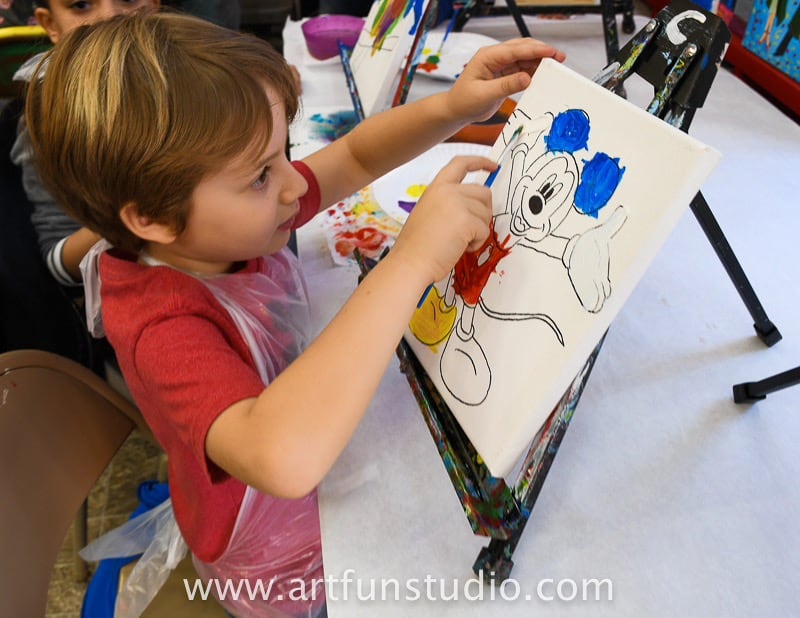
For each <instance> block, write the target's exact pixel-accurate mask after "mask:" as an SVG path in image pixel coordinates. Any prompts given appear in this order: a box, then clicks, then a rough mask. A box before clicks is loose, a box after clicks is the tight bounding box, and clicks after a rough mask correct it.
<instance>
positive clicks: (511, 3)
mask: <svg viewBox="0 0 800 618" xmlns="http://www.w3.org/2000/svg"><path fill="white" fill-rule="evenodd" d="M506 6H508V12H509V13H511V16H512V17H513V18H514V23H516V24H517V29H518V30H519V34H520V36H523V37H528V38H530V36H531V31H530V30H528V26H527V25H526V24H525V20H524V19H522V12H521V11H520V10H519V6H517V2H516V0H506Z"/></svg>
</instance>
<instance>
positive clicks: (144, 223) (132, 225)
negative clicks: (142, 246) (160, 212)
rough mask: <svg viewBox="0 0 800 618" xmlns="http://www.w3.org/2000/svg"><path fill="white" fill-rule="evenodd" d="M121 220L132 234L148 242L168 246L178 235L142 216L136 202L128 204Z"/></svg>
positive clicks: (123, 209) (164, 225)
mask: <svg viewBox="0 0 800 618" xmlns="http://www.w3.org/2000/svg"><path fill="white" fill-rule="evenodd" d="M119 218H120V219H121V220H122V223H123V224H124V225H125V227H126V228H128V230H130V232H131V233H132V234H134V235H136V236H138V237H139V238H141V239H142V240H145V241H147V242H154V243H158V244H161V245H168V244H170V243H171V242H173V241H174V240H175V238H177V234H175V232H174V230H173V229H172V228H171V227H170V226H169V225H166V224H164V223H158V222H157V221H153V220H151V219H149V218H148V217H145V216H143V215H141V214H140V213H139V209H138V208H137V207H136V204H135V203H134V202H128V203H127V204H125V205H124V206H123V207H122V210H120V211H119Z"/></svg>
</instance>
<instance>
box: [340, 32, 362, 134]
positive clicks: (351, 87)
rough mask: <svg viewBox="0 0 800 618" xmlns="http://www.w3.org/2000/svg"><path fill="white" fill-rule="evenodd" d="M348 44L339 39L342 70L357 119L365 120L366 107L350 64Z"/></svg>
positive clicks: (358, 120)
mask: <svg viewBox="0 0 800 618" xmlns="http://www.w3.org/2000/svg"><path fill="white" fill-rule="evenodd" d="M349 51H350V50H349V49H348V47H347V45H345V44H344V43H342V42H341V41H339V57H340V58H341V60H342V70H343V71H344V77H345V80H347V90H348V91H349V93H350V100H351V101H352V102H353V109H354V110H355V112H356V121H357V122H361V121H362V120H364V107H363V106H362V105H361V97H360V96H359V95H358V87H357V86H356V78H355V75H353V68H352V67H351V66H350V53H349Z"/></svg>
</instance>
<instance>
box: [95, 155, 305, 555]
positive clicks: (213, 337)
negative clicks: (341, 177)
mask: <svg viewBox="0 0 800 618" xmlns="http://www.w3.org/2000/svg"><path fill="white" fill-rule="evenodd" d="M293 165H294V166H295V168H296V169H297V170H298V171H300V173H301V174H303V176H304V178H305V179H306V180H307V181H308V186H309V190H308V192H307V193H306V195H304V196H303V197H302V198H301V200H300V213H299V214H298V216H297V218H296V220H295V223H294V225H295V227H296V228H297V227H300V226H301V225H303V224H305V223H307V222H308V221H309V220H310V219H311V218H312V217H313V216H314V215H315V214H316V213H317V212H318V211H319V208H320V192H319V185H318V184H317V180H316V178H315V177H314V175H313V173H312V172H311V170H310V169H309V168H308V167H307V166H306V165H305V164H303V163H300V162H294V163H293ZM263 267H264V260H263V258H258V259H254V260H251V261H249V262H247V264H246V265H245V266H244V268H242V269H241V270H240V271H238V272H237V273H232V274H230V275H228V276H231V277H235V276H237V274H239V273H253V272H263ZM100 278H101V297H102V313H103V327H104V329H105V331H106V336H107V337H108V340H109V341H110V342H111V345H112V346H113V347H114V351H115V352H116V355H117V360H118V361H119V365H120V369H121V370H122V374H123V376H124V378H125V382H126V384H127V386H128V388H129V389H130V391H131V394H132V395H133V398H134V400H135V401H136V404H137V405H138V407H139V409H140V410H141V412H142V415H143V416H144V418H145V420H146V421H147V424H148V425H149V426H150V428H151V429H152V431H153V434H154V435H155V436H156V438H157V439H158V441H159V443H160V444H161V446H162V447H163V448H164V450H165V451H166V453H167V455H168V459H169V486H170V496H171V498H172V503H173V508H174V510H175V518H176V520H177V522H178V525H179V527H180V529H181V532H182V533H183V536H184V539H185V540H186V543H187V544H188V545H189V548H190V549H191V550H192V552H193V553H194V554H195V555H196V556H197V557H198V558H199V559H200V560H202V561H204V562H213V561H214V560H215V559H216V558H218V557H219V556H220V555H221V554H222V553H223V552H224V551H225V549H226V547H227V545H228V540H229V539H230V536H231V533H232V532H233V528H234V525H235V523H236V515H237V513H238V511H239V506H240V505H241V502H242V498H243V497H244V491H245V485H244V484H243V483H242V482H241V481H239V480H237V479H235V478H233V477H231V476H230V475H228V474H227V473H226V472H224V471H223V470H222V469H220V468H219V467H217V466H216V465H215V464H214V463H213V462H211V461H210V460H209V459H208V458H207V457H206V453H205V441H206V435H207V433H208V430H209V428H210V427H211V424H212V423H213V422H214V421H215V420H216V419H217V417H218V416H219V415H220V413H222V412H223V411H225V410H226V409H227V408H229V407H230V406H231V405H233V404H235V403H237V402H238V401H241V400H243V399H248V398H251V397H257V396H258V395H259V394H261V392H262V391H263V390H264V384H263V383H262V381H261V379H260V378H259V376H258V373H257V371H256V368H255V366H254V364H253V360H252V358H251V355H250V351H249V349H248V347H247V344H246V343H245V341H244V340H243V339H242V337H241V335H240V334H239V331H238V329H237V327H236V325H235V324H234V322H233V321H232V320H231V318H230V316H229V314H228V312H227V311H226V310H225V309H224V308H223V307H222V306H221V305H220V304H219V302H218V301H217V300H216V298H215V297H214V295H213V294H212V293H211V292H210V291H209V290H208V288H207V287H206V286H205V285H204V284H203V283H202V282H200V281H198V280H196V279H195V278H194V277H192V276H190V275H187V274H185V273H182V272H180V271H178V270H175V269H173V268H169V267H150V266H144V265H142V264H139V263H137V262H136V257H135V256H131V255H124V254H122V253H121V252H117V251H114V250H111V251H109V252H106V253H104V254H103V255H102V256H101V258H100Z"/></svg>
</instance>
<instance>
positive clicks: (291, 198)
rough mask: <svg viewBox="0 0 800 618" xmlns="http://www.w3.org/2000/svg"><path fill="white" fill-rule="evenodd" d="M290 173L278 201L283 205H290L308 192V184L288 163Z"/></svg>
mask: <svg viewBox="0 0 800 618" xmlns="http://www.w3.org/2000/svg"><path fill="white" fill-rule="evenodd" d="M289 167H290V168H291V173H290V174H289V177H288V178H287V179H286V183H285V184H284V186H283V188H282V189H281V193H280V200H281V203H283V204H292V203H294V202H296V201H297V200H299V199H300V198H301V197H303V196H304V195H305V194H306V193H307V192H308V182H306V179H305V178H303V175H302V174H301V173H300V172H298V171H297V170H296V169H295V168H294V166H293V165H292V164H291V163H290V164H289Z"/></svg>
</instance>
